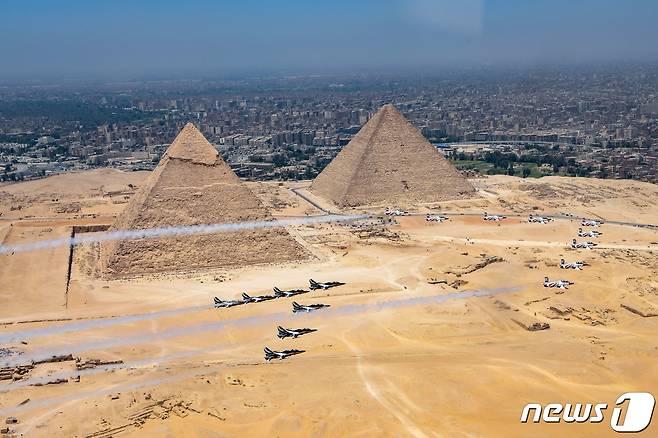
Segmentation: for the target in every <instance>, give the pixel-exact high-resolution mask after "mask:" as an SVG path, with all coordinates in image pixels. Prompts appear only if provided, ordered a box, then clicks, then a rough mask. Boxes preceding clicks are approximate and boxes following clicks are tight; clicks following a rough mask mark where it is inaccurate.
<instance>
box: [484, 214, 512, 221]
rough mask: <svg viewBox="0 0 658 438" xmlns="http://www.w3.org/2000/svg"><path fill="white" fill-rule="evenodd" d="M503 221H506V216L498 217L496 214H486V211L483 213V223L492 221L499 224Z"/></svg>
mask: <svg viewBox="0 0 658 438" xmlns="http://www.w3.org/2000/svg"><path fill="white" fill-rule="evenodd" d="M503 219H507V217H506V216H500V215H497V214H488V213H487V212H486V211H485V212H484V220H485V221H494V222H500V221H501V220H503Z"/></svg>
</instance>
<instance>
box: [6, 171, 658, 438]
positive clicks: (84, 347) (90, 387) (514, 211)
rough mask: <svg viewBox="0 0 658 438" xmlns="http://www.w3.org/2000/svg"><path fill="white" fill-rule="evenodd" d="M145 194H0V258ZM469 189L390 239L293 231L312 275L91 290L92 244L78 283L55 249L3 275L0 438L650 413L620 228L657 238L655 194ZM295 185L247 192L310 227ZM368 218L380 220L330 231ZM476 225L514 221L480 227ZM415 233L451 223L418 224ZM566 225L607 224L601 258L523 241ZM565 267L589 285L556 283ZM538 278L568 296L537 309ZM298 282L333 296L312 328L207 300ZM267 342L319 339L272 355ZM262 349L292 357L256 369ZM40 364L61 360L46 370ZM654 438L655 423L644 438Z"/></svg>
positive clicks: (333, 430)
mask: <svg viewBox="0 0 658 438" xmlns="http://www.w3.org/2000/svg"><path fill="white" fill-rule="evenodd" d="M146 177H147V174H145V173H132V174H124V173H122V172H118V171H108V170H103V171H93V172H86V173H79V174H70V175H62V176H57V177H52V178H47V179H45V180H42V181H34V182H27V183H21V184H15V185H5V186H0V192H1V193H2V196H1V197H0V212H2V216H0V241H1V242H2V244H3V245H14V244H17V243H26V242H33V241H37V240H40V239H50V238H55V237H60V236H67V235H70V233H71V231H72V228H73V227H74V226H76V227H83V228H80V230H81V231H80V232H81V233H86V232H88V231H93V230H94V228H93V227H94V226H105V227H107V226H109V225H110V224H111V223H112V222H113V220H114V218H115V217H117V216H118V215H119V214H120V213H121V211H122V209H123V207H125V205H126V202H128V200H129V198H130V197H132V196H133V195H134V193H135V190H139V188H140V187H141V186H142V185H143V184H144V183H145V181H146ZM471 183H472V184H473V186H474V187H475V188H476V190H477V192H476V193H475V195H474V197H472V198H469V199H462V200H456V201H446V202H438V203H434V204H422V205H420V204H418V205H411V206H407V208H409V210H410V211H411V212H413V213H418V215H413V216H406V217H398V218H395V220H394V221H393V222H392V223H387V224H386V225H381V224H380V222H379V221H375V220H373V221H361V222H358V223H354V224H347V223H346V224H315V225H306V226H301V225H300V226H294V227H289V229H288V232H289V233H290V234H291V235H292V236H293V237H294V238H295V239H296V240H297V242H299V243H300V244H301V245H303V246H304V248H305V250H306V251H308V253H309V254H312V258H311V259H310V260H307V261H304V262H295V261H288V262H285V263H269V264H260V265H254V266H248V267H239V268H238V267H233V268H222V269H219V268H212V267H211V268H206V269H199V270H196V271H194V272H185V273H169V274H165V273H161V274H151V275H143V276H138V277H132V278H129V279H102V278H99V276H98V270H99V263H98V260H97V257H96V256H95V254H96V253H97V248H95V247H94V245H83V246H77V247H75V248H74V250H73V253H72V255H71V265H70V266H71V268H70V274H69V273H68V266H69V263H68V260H69V249H68V248H67V247H65V246H64V247H58V248H52V249H48V250H39V251H31V252H17V253H15V254H13V255H12V254H0V302H1V303H2V306H1V307H0V322H1V323H2V325H0V348H2V350H0V355H1V356H0V362H6V363H7V364H9V365H8V366H10V367H11V370H8V371H7V370H6V369H5V370H3V371H0V378H2V377H3V376H9V378H7V379H4V380H0V421H1V423H2V424H1V425H0V426H1V427H2V428H5V427H7V428H8V429H9V435H10V436H26V437H28V436H29V437H35V436H36V437H40V436H43V437H51V436H76V437H109V436H126V437H129V436H140V437H143V436H147V437H148V436H153V437H163V436H165V437H166V436H188V437H206V436H222V437H223V436H266V435H273V436H286V437H288V436H300V437H301V436H350V437H353V436H363V437H365V436H390V437H400V436H415V437H434V436H446V437H460V436H464V437H465V436H493V437H496V436H546V437H551V436H558V435H568V436H591V437H600V436H612V435H615V434H614V433H613V432H612V430H611V429H610V426H609V415H610V412H607V417H606V421H604V422H603V423H600V424H589V423H586V424H565V423H560V424H550V425H547V424H521V423H520V421H519V417H520V414H521V410H522V408H523V406H524V405H525V404H526V403H530V402H537V403H542V404H547V403H550V402H562V403H567V402H571V403H576V402H578V403H600V402H605V403H608V404H610V405H611V406H612V405H614V402H615V399H616V398H617V397H618V396H619V395H620V394H622V393H624V392H629V391H648V392H652V393H653V394H654V395H655V394H658V360H657V359H658V346H657V344H656V331H657V329H658V316H654V315H658V280H656V278H658V277H656V274H657V273H658V258H657V257H656V253H657V252H658V230H657V229H656V228H650V227H638V226H633V225H632V224H652V223H653V224H655V223H656V222H658V219H657V218H658V187H656V186H655V185H651V184H645V183H638V182H633V181H600V180H592V179H581V178H560V177H550V178H542V179H538V180H531V179H520V178H515V177H504V176H497V177H491V178H486V179H477V180H471ZM309 185H310V182H308V181H306V182H300V183H292V184H288V183H285V184H282V183H275V182H272V183H269V182H268V183H248V186H249V188H250V189H251V191H252V192H253V193H255V194H256V195H257V196H258V198H259V199H260V201H261V202H262V203H263V205H264V206H265V207H267V208H268V209H269V211H270V212H271V214H272V216H274V217H279V218H288V217H306V216H312V215H322V214H324V212H323V211H322V210H321V209H319V208H318V206H316V205H313V204H311V203H309V202H308V201H307V199H311V200H313V198H312V196H313V195H312V194H310V193H309V192H308V190H307V189H308V187H309ZM293 189H295V190H294V191H293ZM298 193H299V194H298ZM300 194H301V195H304V194H307V195H308V196H300ZM317 202H318V205H319V207H321V208H322V209H326V208H329V206H326V205H324V204H321V201H320V200H318V201H317ZM19 207H20V208H19ZM78 207H79V208H78ZM390 207H399V206H396V205H391V206H390ZM361 211H367V212H369V213H373V214H377V213H381V212H382V210H381V209H379V210H368V209H367V208H365V207H361V208H360V209H354V210H344V211H343V212H344V213H354V212H361ZM484 211H487V212H489V213H497V214H505V215H506V216H508V218H507V219H506V220H504V221H502V222H499V223H488V222H486V223H485V222H484V221H483V220H482V213H483V212H484ZM426 212H435V213H441V214H448V215H449V217H450V220H448V221H446V222H443V223H430V222H426V221H425V219H424V214H425V213H426ZM560 212H566V213H571V214H574V215H576V216H583V217H590V218H602V219H604V220H605V221H606V223H605V224H604V225H602V226H601V227H600V228H599V230H600V231H601V232H603V235H602V236H601V237H599V238H598V239H578V240H595V241H596V242H597V243H598V244H599V246H598V247H597V248H596V249H594V250H572V249H570V248H569V247H568V245H567V243H568V242H570V241H571V239H572V238H573V237H575V236H576V231H577V229H578V227H579V225H580V221H579V220H577V219H570V218H560V219H556V220H555V221H552V222H550V223H549V224H546V225H542V224H531V223H528V222H527V215H528V214H530V213H533V214H547V215H558V214H560ZM616 222H619V223H616ZM84 227H87V228H84ZM560 258H565V259H566V260H567V261H575V260H583V261H586V262H587V263H588V264H589V265H590V266H587V267H585V269H584V270H582V271H565V270H561V269H560V268H559V267H558V262H559V260H560ZM544 276H549V277H550V278H552V279H553V278H555V279H558V278H565V279H569V280H571V281H573V282H575V284H574V285H572V286H570V287H569V289H567V290H557V289H547V288H544V287H543V286H542V281H543V278H544ZM309 278H314V279H316V280H319V281H328V280H339V281H343V282H346V283H347V284H346V285H344V286H340V287H336V288H333V289H329V290H327V291H314V292H310V293H308V294H305V295H301V296H299V297H295V298H294V299H296V300H297V301H299V302H300V303H302V304H310V303H326V304H330V305H331V306H332V307H330V308H329V309H323V310H321V311H317V312H314V313H311V314H306V315H293V314H292V313H291V302H292V301H293V300H294V299H293V298H281V299H277V300H272V301H267V302H264V303H256V304H247V305H242V306H237V307H233V308H224V309H213V308H212V299H213V297H214V296H218V297H221V298H223V299H237V298H239V296H240V294H241V293H242V292H244V291H246V292H248V293H249V294H251V295H261V294H269V293H271V290H272V287H274V286H278V287H281V288H283V289H290V288H306V287H308V279H309ZM469 291H482V292H485V293H487V294H489V295H487V296H471V295H469V294H467V292H469ZM542 324H544V325H543V326H542ZM545 324H548V325H549V327H550V328H547V329H543V330H533V328H536V327H545ZM277 325H282V326H284V327H312V328H317V329H318V331H317V332H314V333H311V334H308V335H304V336H301V337H299V338H297V339H286V340H280V339H278V338H277V337H276V326H277ZM265 346H269V347H270V348H272V349H275V350H281V349H287V348H297V349H302V350H306V352H305V353H303V354H300V355H297V356H294V357H291V358H289V359H286V360H283V361H273V362H269V363H268V362H265V361H264V359H263V355H262V350H263V347H265ZM53 355H57V356H62V357H61V359H62V361H59V362H45V363H38V362H40V360H41V359H44V358H46V359H47V358H48V357H50V356H53ZM69 355H70V356H69ZM76 358H78V360H77V361H76ZM33 361H36V363H33ZM610 409H611V408H610ZM10 417H14V418H15V419H16V423H15V424H13V423H12V424H5V420H6V419H8V418H10ZM657 433H658V426H657V425H656V421H655V420H654V422H653V424H652V425H651V426H649V428H648V429H646V430H645V432H643V435H644V436H655V435H656V434H657Z"/></svg>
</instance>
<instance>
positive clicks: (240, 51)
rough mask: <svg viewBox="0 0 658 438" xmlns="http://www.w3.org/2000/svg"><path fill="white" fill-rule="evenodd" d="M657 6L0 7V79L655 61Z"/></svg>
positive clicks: (431, 2)
mask: <svg viewBox="0 0 658 438" xmlns="http://www.w3.org/2000/svg"><path fill="white" fill-rule="evenodd" d="M657 23H658V1H657V0H270V1H265V0H235V1H225V0H185V1H182V0H179V1H169V0H0V79H20V78H67V77H79V78H87V77H88V78H94V77H103V78H143V77H166V76H181V75H188V76H196V75H206V76H222V75H227V74H235V73H255V72H281V71H286V72H291V73H294V72H298V73H305V72H313V73H322V72H342V71H344V72H354V71H378V70H379V71H382V70H384V71H386V70H394V69H409V70H413V69H414V68H420V67H424V68H440V67H450V66H455V65H458V66H459V65H485V64H486V65H491V64H493V65H499V64H500V65H509V64H513V65H517V64H519V65H526V64H547V63H559V64H564V63H567V64H568V63H582V62H590V61H592V62H618V61H642V60H647V61H655V60H658V24H657Z"/></svg>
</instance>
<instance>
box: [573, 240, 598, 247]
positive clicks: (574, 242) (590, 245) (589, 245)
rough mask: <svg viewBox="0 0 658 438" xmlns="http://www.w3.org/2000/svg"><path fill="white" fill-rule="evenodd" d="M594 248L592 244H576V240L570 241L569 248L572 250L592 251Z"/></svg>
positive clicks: (594, 244)
mask: <svg viewBox="0 0 658 438" xmlns="http://www.w3.org/2000/svg"><path fill="white" fill-rule="evenodd" d="M595 246H596V243H594V242H577V241H576V239H573V240H572V241H571V248H573V249H593V248H594V247H595Z"/></svg>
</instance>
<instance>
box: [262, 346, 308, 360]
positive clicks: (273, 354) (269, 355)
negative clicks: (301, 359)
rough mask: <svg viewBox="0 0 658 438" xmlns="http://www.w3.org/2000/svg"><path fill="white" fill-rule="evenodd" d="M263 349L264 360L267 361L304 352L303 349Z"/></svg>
mask: <svg viewBox="0 0 658 438" xmlns="http://www.w3.org/2000/svg"><path fill="white" fill-rule="evenodd" d="M263 351H265V360H266V361H268V362H269V361H271V360H272V359H279V360H283V359H285V358H287V357H289V356H294V355H295V354H300V353H305V351H304V350H283V351H272V350H270V349H269V348H267V347H265V348H264V350H263Z"/></svg>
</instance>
